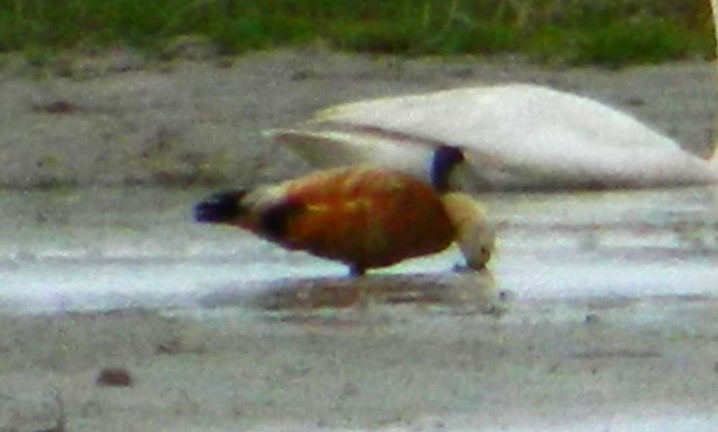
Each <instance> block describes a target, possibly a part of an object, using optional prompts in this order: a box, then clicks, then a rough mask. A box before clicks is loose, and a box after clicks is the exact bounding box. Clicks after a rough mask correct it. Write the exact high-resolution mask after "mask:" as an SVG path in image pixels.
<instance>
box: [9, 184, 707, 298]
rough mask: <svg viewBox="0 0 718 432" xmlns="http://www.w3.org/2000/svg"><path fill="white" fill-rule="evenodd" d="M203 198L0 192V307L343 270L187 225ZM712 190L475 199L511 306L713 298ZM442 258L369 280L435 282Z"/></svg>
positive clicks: (451, 254) (177, 291) (448, 259)
mask: <svg viewBox="0 0 718 432" xmlns="http://www.w3.org/2000/svg"><path fill="white" fill-rule="evenodd" d="M206 192H207V191H204V190H188V191H181V190H171V189H140V188H138V189H88V190H67V191H37V192H14V191H5V192H3V193H1V194H0V208H1V209H2V210H1V213H0V219H1V220H2V224H0V280H1V281H2V285H0V304H1V305H2V306H3V309H6V310H12V311H16V312H48V311H59V310H85V309H114V308H124V307H147V306H149V307H154V306H192V305H196V304H197V302H198V301H199V300H200V299H202V298H203V297H205V296H206V295H211V294H212V293H213V292H215V291H217V290H224V289H226V288H227V286H231V287H232V289H235V290H238V291H242V290H245V289H246V290H250V289H253V290H256V289H260V290H261V289H262V286H263V285H264V284H265V283H266V284H270V283H276V282H277V281H278V280H280V281H281V280H285V279H286V280H293V279H297V278H316V277H338V276H342V275H344V274H345V273H346V269H345V268H344V267H343V266H341V265H337V264H335V263H331V262H327V261H324V260H320V259H317V258H313V257H311V256H308V255H305V254H302V253H289V252H286V251H284V250H282V249H279V248H277V247H275V246H273V245H270V244H268V243H265V242H263V241H260V240H258V239H256V238H254V237H252V236H251V235H248V234H245V233H243V232H241V231H239V230H234V229H232V228H224V227H212V226H199V225H195V224H192V223H191V222H190V220H189V213H190V209H191V206H192V204H193V203H194V202H195V201H196V200H197V199H198V198H200V197H202V196H204V195H205V194H206ZM715 192H716V189H714V188H705V187H700V188H680V189H670V190H657V191H619V192H592V193H573V194H529V195H517V194H497V195H490V196H485V197H482V201H484V202H485V203H486V206H487V208H488V211H489V212H490V216H491V218H492V219H493V220H494V221H495V223H496V224H497V226H498V229H499V231H498V237H499V249H498V253H497V254H496V255H495V257H494V259H493V263H492V265H491V270H492V272H493V275H494V277H495V278H496V280H497V285H498V288H499V289H501V290H504V291H508V292H510V293H511V294H512V295H514V296H515V298H517V299H528V298H574V297H577V298H585V297H592V296H599V297H637V296H660V295H681V296H684V295H706V296H713V295H714V292H715V291H716V290H715V288H717V286H716V285H717V284H718V283H717V282H716V281H718V266H716V265H715V262H716V259H717V258H718V203H717V201H716V194H715ZM459 262H460V256H459V254H458V252H457V251H456V250H454V249H450V250H447V251H446V252H444V253H442V254H438V255H435V256H432V257H428V258H422V259H418V260H412V261H408V262H405V263H402V264H400V265H397V266H394V267H391V268H389V269H386V270H383V271H382V272H381V273H389V274H396V273H399V274H411V273H412V272H422V273H427V272H428V273H432V272H436V273H438V274H441V273H442V272H446V271H448V270H450V269H451V268H452V267H453V266H454V265H455V264H457V263H459Z"/></svg>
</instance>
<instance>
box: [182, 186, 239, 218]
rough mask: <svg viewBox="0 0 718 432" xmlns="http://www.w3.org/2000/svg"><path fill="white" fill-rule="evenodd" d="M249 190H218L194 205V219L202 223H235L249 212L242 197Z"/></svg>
mask: <svg viewBox="0 0 718 432" xmlns="http://www.w3.org/2000/svg"><path fill="white" fill-rule="evenodd" d="M247 192H248V190H246V189H239V190H232V191H225V192H218V193H215V194H213V195H210V196H209V197H207V198H206V199H204V200H202V201H200V202H199V203H197V205H195V206H194V213H193V215H194V220H195V221H196V222H200V223H225V224H231V223H235V222H236V221H237V220H238V219H240V218H242V217H243V216H245V215H246V213H247V208H246V207H244V206H243V204H242V199H243V198H244V197H245V196H246V195H247Z"/></svg>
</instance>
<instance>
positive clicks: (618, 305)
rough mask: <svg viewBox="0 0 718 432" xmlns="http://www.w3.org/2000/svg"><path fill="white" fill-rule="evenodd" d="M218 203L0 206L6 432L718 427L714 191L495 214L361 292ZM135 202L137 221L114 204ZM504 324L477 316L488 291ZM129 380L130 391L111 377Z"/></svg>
mask: <svg viewBox="0 0 718 432" xmlns="http://www.w3.org/2000/svg"><path fill="white" fill-rule="evenodd" d="M206 193H207V191H206V190H186V191H180V190H168V189H143V188H137V189H134V190H131V189H126V188H121V189H89V190H82V189H72V190H68V191H64V192H60V193H58V192H52V191H38V192H28V193H16V192H6V193H3V194H0V208H2V209H3V211H2V215H1V216H0V217H1V218H2V223H0V227H1V228H0V231H1V232H0V238H2V239H3V240H2V241H1V242H0V278H2V281H3V286H2V290H1V291H0V296H2V304H3V310H4V313H3V314H2V315H0V352H2V356H1V357H0V402H2V403H0V425H1V426H2V427H4V428H5V429H7V430H33V431H35V430H48V429H50V428H53V427H57V426H58V425H62V424H64V425H65V427H66V429H67V430H88V431H89V430H107V431H113V430H118V431H119V430H128V428H129V430H150V429H151V430H184V431H191V430H197V431H199V430H238V429H241V430H261V431H265V430H267V431H268V430H290V431H291V430H296V431H308V430H385V431H389V430H391V431H404V430H422V431H424V430H425V431H433V430H476V428H481V429H482V430H488V431H492V430H505V431H544V430H545V431H554V430H560V431H563V430H566V431H568V430H585V431H605V430H609V431H629V430H631V431H632V430H676V431H681V430H686V431H688V430H690V431H696V430H705V431H708V430H713V428H714V426H715V424H716V422H718V418H717V417H716V416H715V409H714V408H715V406H716V404H718V399H717V396H716V395H718V393H716V392H715V389H716V386H718V366H717V365H718V321H716V320H715V319H714V318H715V316H716V312H718V296H717V295H716V294H715V292H716V287H717V286H716V284H717V283H716V281H718V270H716V266H715V262H716V255H717V254H718V242H717V241H716V234H715V233H716V231H717V230H716V224H718V211H717V209H718V206H716V203H715V197H714V193H715V190H714V189H712V188H681V189H672V190H659V191H627V192H605V193H589V194H552V195H538V194H537V195H493V196H486V197H482V200H483V201H484V202H485V203H486V205H487V207H488V209H489V212H490V214H491V215H492V217H493V219H494V221H495V223H496V224H497V227H498V230H499V238H500V243H499V251H498V253H497V255H496V256H495V260H494V262H493V263H492V265H491V269H490V274H485V275H474V276H466V275H465V274H463V273H455V272H454V271H453V268H454V266H455V265H456V264H457V263H459V254H458V252H457V251H456V250H453V249H452V250H448V251H446V252H445V253H442V254H440V255H437V256H435V257H429V258H427V259H421V260H416V261H411V262H407V263H405V264H402V265H399V266H397V267H395V268H390V269H388V270H387V271H382V272H377V273H375V274H371V275H370V276H369V277H367V278H366V279H363V280H360V281H351V280H348V279H346V278H344V275H345V273H346V269H344V268H343V267H342V266H339V265H335V264H332V263H327V262H325V261H322V260H319V259H315V258H312V257H309V256H306V255H303V254H297V253H288V252H285V251H282V250H281V249H277V248H275V247H274V246H272V245H269V244H267V243H264V242H261V241H259V240H256V239H254V238H253V237H251V236H249V235H246V234H243V233H241V232H239V231H236V230H232V229H222V228H217V227H207V226H196V225H193V224H191V223H190V222H189V221H188V213H189V208H190V207H191V205H192V203H193V202H194V201H195V200H196V199H197V198H198V197H201V196H203V195H204V194H206ZM118 203H121V204H122V205H118ZM500 292H502V293H504V298H501V299H498V302H499V303H500V305H501V306H502V307H504V308H505V309H503V313H491V314H487V313H483V312H484V311H483V310H482V308H481V307H480V306H481V305H484V304H485V303H484V302H485V301H486V300H487V299H488V298H492V299H494V300H496V297H490V296H491V295H498V294H499V293H500ZM109 367H113V368H120V369H123V370H125V371H126V372H127V373H128V374H129V377H130V378H131V380H130V381H129V385H128V386H119V387H114V386H110V385H107V384H103V383H102V382H101V381H98V377H99V375H100V373H101V371H102V370H103V369H104V368H109Z"/></svg>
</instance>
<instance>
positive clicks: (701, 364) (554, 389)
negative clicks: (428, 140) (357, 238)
mask: <svg viewBox="0 0 718 432" xmlns="http://www.w3.org/2000/svg"><path fill="white" fill-rule="evenodd" d="M105 60H106V59H105ZM105 60H103V61H105ZM87 62H89V63H87ZM87 62H85V61H84V60H83V61H81V60H77V61H76V63H72V64H70V66H69V69H68V70H67V71H66V73H65V76H64V77H46V76H45V77H43V76H34V77H28V76H27V73H26V72H27V70H26V69H24V68H22V67H17V68H15V67H10V66H5V67H4V68H3V69H0V107H1V111H0V126H2V133H0V152H1V153H2V159H3V167H4V168H3V170H0V185H3V186H6V187H8V188H11V189H22V188H24V187H28V186H58V185H65V186H78V187H93V188H94V187H97V186H98V185H99V186H107V185H111V186H124V185H166V186H172V187H181V186H182V185H185V184H197V183H200V184H210V185H219V184H222V185H227V184H255V183H258V182H261V181H265V180H269V179H277V178H286V177H290V176H292V175H295V174H297V173H300V172H303V171H305V170H306V169H307V167H306V166H305V165H303V163H302V162H301V161H299V160H297V159H296V158H295V157H293V156H292V155H290V154H289V153H287V152H286V151H285V150H284V149H282V148H280V147H278V146H276V145H274V144H272V143H270V142H267V141H266V140H264V139H263V138H262V137H261V131H262V130H264V129H266V128H271V127H279V126H288V125H292V124H295V123H296V122H299V121H301V120H304V119H306V118H308V117H309V116H310V114H311V112H312V111H314V110H315V109H319V108H323V107H325V106H327V105H330V104H333V103H339V102H345V101H349V100H357V99H362V98H367V97H375V96H382V95H389V94H399V93H405V92H416V91H425V90H430V89H440V88H448V87H455V86H462V85H473V84H477V83H487V84H491V83H497V82H509V81H530V82H536V83H543V84H550V85H552V86H555V87H558V88H561V89H567V90H571V91H575V92H579V93H582V94H586V95H590V96H593V97H596V98H598V99H600V100H604V101H607V102H610V103H613V104H615V105H618V106H622V107H624V108H626V109H627V110H629V111H631V112H634V113H636V114H637V115H639V116H640V117H641V118H643V119H645V120H647V121H649V122H650V123H652V124H655V125H656V126H657V127H658V128H660V129H662V130H665V131H667V132H668V133H669V134H670V135H672V136H674V137H676V138H677V139H678V140H680V141H681V142H683V143H685V145H686V146H687V147H689V148H691V149H692V150H694V151H696V152H705V151H706V150H707V148H708V143H709V139H708V137H709V136H710V134H711V133H712V127H713V119H714V108H715V85H714V83H713V81H712V79H713V74H714V71H713V68H712V65H710V64H707V63H700V62H692V63H680V64H671V65H661V66H655V67H641V68H635V69H629V70H623V71H601V70H594V69H581V70H562V71H546V70H541V69H538V68H536V67H533V66H531V65H527V64H525V63H522V62H520V61H515V60H511V59H503V60H500V61H499V60H490V61H479V60H475V59H473V60H464V61H452V62H442V61H438V60H437V61H425V60H424V61H418V60H399V59H392V58H376V59H371V58H367V57H358V56H349V55H340V54H328V53H325V52H321V51H318V52H315V51H306V52H284V53H273V54H257V55H253V56H248V57H243V58H239V59H236V60H235V61H233V62H231V63H223V64H221V65H219V64H216V63H215V62H191V61H185V62H178V63H173V64H165V65H156V64H145V63H143V62H142V61H137V62H134V63H133V62H129V63H124V62H122V61H119V60H118V63H112V61H111V60H110V61H109V66H107V64H108V63H101V64H102V65H104V66H103V67H99V66H97V63H93V62H91V61H90V60H87ZM98 190H99V191H100V192H101V190H102V189H98ZM67 191H68V189H66V188H60V189H59V190H58V195H57V196H58V198H57V202H54V203H53V202H52V201H49V202H48V203H47V204H46V205H35V204H32V205H30V207H23V205H24V204H22V203H20V204H17V205H16V207H11V208H9V207H6V208H3V209H2V211H0V219H2V220H4V221H14V222H7V224H16V226H17V232H18V233H20V234H21V233H23V232H24V231H22V230H23V229H24V230H33V229H35V228H33V227H38V228H37V229H38V230H47V229H48V228H47V224H48V223H50V224H54V225H53V227H55V228H56V227H58V226H59V227H60V229H59V230H58V231H52V232H59V233H65V234H67V233H80V234H78V235H77V236H74V235H73V236H72V239H71V240H72V241H74V242H83V243H82V245H83V247H86V248H88V249H89V250H92V248H91V247H90V246H91V243H92V241H93V239H95V240H94V241H97V242H99V241H101V240H102V239H103V238H104V237H103V236H104V234H103V233H104V232H105V231H103V230H104V229H105V227H112V230H118V229H123V227H125V225H124V224H126V226H128V227H130V228H129V229H130V230H131V235H132V236H134V237H132V238H133V239H135V240H136V239H140V238H141V237H142V236H143V235H144V234H143V232H147V233H148V234H147V235H149V236H150V237H151V238H153V239H155V240H156V239H161V238H163V237H162V236H165V237H171V235H172V234H173V233H175V232H184V231H186V230H185V229H184V228H183V226H184V225H182V224H183V223H184V222H183V221H184V220H185V218H186V214H185V213H184V212H186V211H187V206H186V203H184V202H182V203H176V202H170V203H157V205H158V206H162V205H164V206H165V207H167V208H170V209H171V212H172V213H171V215H172V216H168V217H167V218H166V219H153V218H152V217H144V216H143V215H144V214H145V213H142V211H145V210H146V208H145V207H146V206H147V201H146V200H144V201H143V200H141V199H140V200H134V199H101V198H98V199H96V201H94V203H87V202H85V203H83V204H82V205H83V206H84V207H83V208H84V209H85V210H83V212H84V213H83V212H80V213H77V214H75V213H67V212H66V209H67V205H69V204H68V203H71V201H72V199H73V195H72V192H69V193H68V192H67ZM100 192H95V194H98V193H99V195H102V194H101V193H100ZM6 193H9V192H6ZM63 194H64V195H63ZM167 194H168V195H171V194H172V189H171V188H170V189H167ZM113 196H116V195H113ZM169 201H171V200H169ZM4 202H13V201H12V200H10V201H4ZM688 207H690V206H688ZM691 208H692V207H691ZM18 209H19V210H18ZM93 209H97V211H95V210H93ZM120 209H121V211H119V210H120ZM168 214H170V213H168ZM78 215H80V216H78ZM82 215H85V216H82ZM112 215H115V216H112ZM117 215H126V218H127V221H123V220H118V217H119V216H117ZM124 217H125V216H122V217H121V218H120V219H122V218H124ZM138 218H139V219H142V220H138ZM48 221H49V222H48ZM165 223H167V224H173V225H172V228H171V229H170V230H167V231H162V230H155V231H153V229H154V228H156V225H159V224H165ZM706 223H707V224H708V225H706V226H713V225H710V223H712V222H710V223H708V222H706ZM7 224H6V228H7ZM28 225H29V226H30V228H28ZM12 226H15V225H12ZM12 226H11V227H10V228H9V229H7V230H6V231H8V232H12V231H13V230H14V229H13V228H12ZM117 227H120V228H117ZM55 228H53V229H55ZM644 228H645V227H644ZM649 228H650V227H649ZM143 230H145V231H143ZM48 232H50V231H48ZM83 232H84V234H82V233H83ZM112 232H115V231H112ZM20 234H16V235H17V236H18V240H17V243H18V244H21V243H22V241H23V240H22V239H21V238H20V237H22V236H21V235H20ZM508 234H510V235H512V236H513V237H512V238H513V240H512V241H513V242H514V244H519V243H521V242H520V236H522V235H523V236H526V235H527V234H526V233H525V232H523V233H522V232H518V231H516V230H514V231H511V232H509V233H508ZM185 235H187V236H188V237H187V238H188V239H189V240H187V241H190V240H192V238H193V237H192V236H195V237H197V233H196V232H190V233H189V234H185ZM661 235H662V234H661ZM219 236H220V235H219V234H217V237H219ZM30 237H31V236H30ZM12 238H15V237H12ZM28 238H29V237H28ZM37 238H38V239H39V240H37V241H38V242H43V241H46V240H44V239H45V238H50V239H51V240H48V241H51V242H57V241H58V240H57V239H55V238H53V237H52V236H46V237H37ZM517 238H518V240H517ZM657 238H659V239H661V238H663V237H657ZM78 239H79V240H78ZM30 240H32V241H35V238H34V237H33V238H29V240H28V241H30ZM63 241H64V240H63ZM72 241H68V243H70V244H71V245H72ZM133 241H134V240H133ZM138 241H139V240H138ZM671 241H672V240H671ZM53 244H55V243H53ZM57 244H61V245H62V244H65V243H63V242H58V243H57ZM88 245H90V246H88ZM112 245H113V244H110V246H112ZM619 246H621V247H622V246H623V245H619ZM103 247H104V246H103ZM641 247H642V246H641ZM98 248H100V249H101V247H100V246H98ZM169 248H170V249H172V247H169ZM616 249H618V248H616ZM4 250H5V249H3V252H2V253H5V252H4ZM711 251H713V249H711V250H709V251H708V252H705V251H704V254H703V255H700V256H698V255H695V259H696V260H698V261H700V262H701V263H704V264H705V262H710V261H709V260H711V259H714V257H715V254H714V252H711ZM11 252H12V251H11ZM13 253H14V252H13ZM90 255H91V254H90ZM8 256H9V255H8ZM20 258H21V259H25V260H27V261H29V262H36V261H37V260H38V258H37V257H36V256H32V257H29V258H28V257H20ZM190 258H191V257H190ZM96 259H99V258H96ZM183 259H185V258H183ZM33 260H34V261H33ZM0 261H2V265H3V266H10V267H7V268H5V267H3V271H7V272H9V273H8V274H10V273H11V272H12V271H13V267H12V265H18V264H16V263H13V262H11V261H7V262H6V261H5V260H4V258H3V260H0ZM658 262H661V261H658ZM679 264H680V263H678V264H676V262H674V261H668V262H667V264H665V266H668V267H670V266H676V271H680V267H679ZM537 271H540V269H537ZM57 277H58V280H61V278H62V272H58V274H57ZM437 277H438V278H439V279H437ZM389 280H390V281H392V280H393V279H389ZM400 280H401V281H402V282H401V283H396V281H395V280H394V282H385V281H383V280H381V279H379V283H385V284H387V286H392V287H400V288H401V289H400V290H399V291H401V290H403V289H406V291H407V292H408V293H411V294H410V295H404V294H401V293H399V294H397V296H398V297H391V296H389V297H386V295H384V296H382V295H379V296H378V298H373V297H372V295H371V294H370V295H369V300H368V301H366V299H365V300H364V301H359V300H357V299H358V298H359V296H355V297H351V296H349V297H347V294H346V292H347V290H344V289H343V288H347V287H346V286H343V285H342V283H343V282H342V283H339V288H342V289H332V288H331V284H328V285H327V283H326V281H324V280H313V279H309V280H304V281H300V282H296V281H294V282H292V281H289V282H283V283H280V284H279V285H275V287H278V288H280V289H282V290H283V291H281V293H282V294H281V295H277V296H274V297H271V296H270V297H263V298H262V299H260V300H262V301H258V302H250V303H244V302H239V303H237V302H234V301H233V300H232V298H223V297H221V296H219V297H218V296H214V297H207V298H205V299H204V303H203V306H204V307H202V308H162V307H160V308H157V309H155V308H145V309H119V310H114V311H101V312H84V313H77V312H72V311H69V312H66V313H61V314H52V315H37V314H23V315H18V314H13V313H4V314H2V315H0V431H3V432H4V431H7V432H10V431H33V432H38V431H65V430H67V431H98V430H102V431H134V430H137V431H148V430H168V431H169V430H178V431H200V430H201V431H228V430H257V431H260V430H261V431H272V430H288V431H309V430H384V431H405V430H412V431H441V430H477V429H478V428H481V429H482V430H486V431H493V430H504V431H524V430H526V431H528V430H531V431H541V430H591V431H594V430H595V431H605V430H608V431H619V430H676V431H678V430H690V431H696V430H706V431H707V430H714V429H713V428H711V426H710V425H711V424H715V422H717V421H718V419H717V418H716V417H715V414H714V412H715V406H716V404H717V403H718V393H716V391H715V389H716V386H717V385H718V366H717V365H718V322H717V321H716V320H715V314H716V310H717V308H718V299H716V298H714V297H712V296H710V295H690V296H689V295H681V294H680V293H679V294H672V295H665V296H655V295H646V296H644V297H640V296H639V297H621V296H615V295H611V294H610V292H608V293H607V294H606V295H604V296H592V297H586V298H574V299H571V300H566V299H551V298H548V299H528V298H522V297H520V296H519V297H515V296H514V297H512V298H510V299H509V300H508V304H507V312H506V313H505V314H503V315H500V316H496V315H495V314H483V313H478V312H477V311H475V310H472V309H471V308H469V309H467V308H465V307H463V304H461V303H460V302H459V303H458V304H457V303H456V301H455V300H456V299H455V298H453V299H448V300H447V299H446V298H443V297H440V298H438V299H437V298H435V297H434V296H433V294H434V293H435V292H436V288H437V286H440V285H441V283H444V282H446V277H443V276H431V277H427V278H416V279H413V278H408V279H407V278H400ZM442 281H443V282H442ZM0 283H2V282H0ZM58 283H59V282H58ZM282 284H284V285H282ZM307 286H309V287H317V286H329V287H330V288H329V289H328V291H325V292H320V293H319V300H318V301H317V303H318V304H325V303H328V304H329V305H330V306H332V305H333V306H346V305H347V304H348V305H351V307H334V308H332V307H329V308H327V307H316V308H315V307H307V303H306V298H307V297H306V295H300V294H298V293H302V292H305V290H306V287H307ZM609 288H610V287H609ZM651 288H652V287H646V290H647V291H650V290H651ZM0 289H2V288H0ZM14 289H22V288H17V287H16V288H14ZM48 289H52V287H48ZM146 289H147V290H151V289H152V287H151V286H150V285H148V286H147V287H146ZM349 291H350V292H353V291H352V287H351V286H350V287H349ZM370 291H371V290H370ZM609 291H610V290H609ZM294 294H297V295H298V296H299V300H298V301H297V302H295V301H294V300H296V299H294V297H293V296H294ZM375 294H376V293H375ZM374 297H376V296H374ZM392 298H393V299H394V300H392ZM396 298H401V299H403V300H401V301H398V300H396ZM297 304H298V305H299V307H297ZM310 306H311V305H310ZM315 306H316V305H315ZM106 368H119V369H120V370H121V371H120V372H118V373H119V375H115V379H114V381H115V384H116V385H107V383H103V382H99V381H98V377H99V376H100V374H101V371H102V370H103V369H106ZM122 371H124V372H126V373H127V376H126V377H122V373H121V372H122ZM110 381H113V380H112V379H110ZM123 384H128V385H123ZM646 425H648V426H646ZM651 425H652V426H651ZM666 425H670V428H669V429H665V428H664V427H665V426H666ZM641 428H643V429H641Z"/></svg>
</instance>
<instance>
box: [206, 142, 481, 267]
mask: <svg viewBox="0 0 718 432" xmlns="http://www.w3.org/2000/svg"><path fill="white" fill-rule="evenodd" d="M463 161H464V155H463V153H462V152H461V151H460V150H459V149H457V148H456V147H450V146H442V147H439V148H437V149H436V150H435V151H434V152H433V153H432V157H431V169H430V172H431V183H432V185H429V184H427V183H425V182H423V181H421V180H418V179H417V178H415V177H413V176H410V175H408V174H405V173H401V172H398V171H393V170H389V169H385V168H379V167H372V166H354V167H347V168H337V169H332V170H327V171H321V172H317V173H314V174H311V175H308V176H306V177H302V178H299V179H295V180H290V181H286V182H283V183H279V184H277V185H266V186H260V187H257V188H254V189H238V190H232V191H226V192H220V193H217V194H214V195H212V196H210V197H208V198H207V199H205V200H203V201H202V202H200V203H199V204H197V205H196V206H195V208H194V217H195V220H196V221H197V222H201V223H216V224H227V225H234V226H238V227H240V228H243V229H246V230H248V231H251V232H253V233H254V234H256V235H258V236H260V237H262V238H264V239H266V240H269V241H271V242H274V243H277V244H279V245H281V246H283V247H285V248H287V249H290V250H303V251H306V252H309V253H311V254H313V255H316V256H319V257H323V258H328V259H331V260H336V261H340V262H342V263H344V264H346V265H347V266H349V271H350V275H352V276H360V275H363V274H364V273H365V272H366V270H368V269H372V268H379V267H386V266H390V265H392V264H395V263H398V262H400V261H402V260H405V259H408V258H413V257H418V256H422V255H428V254H432V253H436V252H440V251H442V250H444V249H446V248H447V247H448V246H449V245H451V244H452V243H453V242H454V241H456V242H457V243H458V244H459V247H460V249H461V251H462V253H463V254H464V257H465V258H466V263H467V266H468V267H469V268H473V269H475V270H481V269H483V268H484V267H485V265H486V263H487V262H488V260H489V259H490V256H491V251H492V249H493V244H494V233H493V230H492V229H491V227H490V226H489V225H488V223H487V221H486V218H485V216H484V213H483V211H482V210H481V208H480V207H479V206H478V203H476V201H474V200H473V199H472V198H471V197H469V196H468V195H466V194H463V193H457V192H448V185H449V177H450V176H451V174H452V172H453V171H455V170H456V169H458V168H459V167H460V166H461V165H462V162H463ZM432 186H433V187H432Z"/></svg>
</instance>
